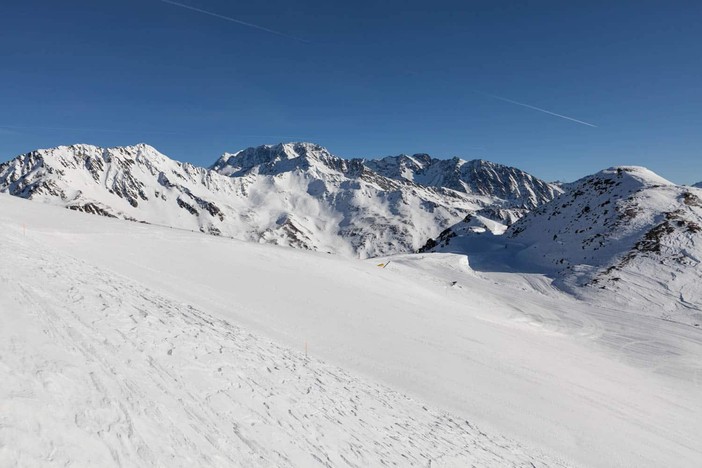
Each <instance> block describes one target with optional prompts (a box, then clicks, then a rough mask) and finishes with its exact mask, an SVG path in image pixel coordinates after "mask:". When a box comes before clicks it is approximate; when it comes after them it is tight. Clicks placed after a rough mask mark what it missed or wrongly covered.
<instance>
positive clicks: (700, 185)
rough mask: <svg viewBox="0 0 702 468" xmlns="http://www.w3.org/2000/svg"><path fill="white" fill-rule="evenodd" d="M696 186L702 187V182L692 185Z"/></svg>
mask: <svg viewBox="0 0 702 468" xmlns="http://www.w3.org/2000/svg"><path fill="white" fill-rule="evenodd" d="M692 186H693V187H695V188H702V182H697V183H696V184H693V185H692Z"/></svg>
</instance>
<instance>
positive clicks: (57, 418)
mask: <svg viewBox="0 0 702 468" xmlns="http://www.w3.org/2000/svg"><path fill="white" fill-rule="evenodd" d="M0 258H2V262H0V382H2V385H0V408H2V412H1V413H0V465H2V466H13V465H14V464H18V465H20V466H37V465H40V466H41V465H51V466H53V465H61V466H64V465H66V464H70V463H71V462H72V464H73V465H76V466H85V465H89V466H95V465H99V466H118V465H121V466H154V465H156V466H193V465H209V466H212V465H214V466H232V465H235V466H271V465H273V466H381V465H398V466H428V465H429V460H431V466H432V467H437V466H454V467H456V466H460V467H463V466H471V465H475V466H526V467H531V466H538V467H541V466H553V465H555V466H559V465H561V464H567V465H575V466H578V465H582V466H622V467H625V466H637V467H647V466H678V467H688V466H689V467H695V466H697V465H698V464H699V460H700V458H701V457H702V449H701V448H700V445H699V444H698V440H699V434H700V433H702V408H701V407H700V405H699V382H700V380H699V379H700V378H702V367H701V366H700V360H699V356H700V355H702V336H701V335H700V333H699V330H698V329H696V328H694V327H689V326H682V325H680V324H676V323H672V322H666V321H660V320H658V319H655V318H653V317H650V316H645V315H640V314H631V313H627V312H626V311H623V310H620V309H617V308H610V307H599V306H596V305H593V304H590V303H585V302H581V301H577V300H574V299H573V298H572V297H570V296H568V295H565V294H563V293H562V292H559V291H558V290H555V289H553V288H550V287H549V283H548V280H547V279H546V278H544V277H543V276H541V275H538V274H521V273H520V274H511V273H503V272H497V273H486V272H480V271H475V270H474V269H472V268H471V267H470V265H469V264H468V262H466V258H465V256H462V255H452V254H427V255H407V256H396V257H391V258H388V259H386V258H383V259H380V260H377V259H376V260H369V261H364V262H361V261H358V260H350V259H345V258H342V257H340V256H333V255H324V254H319V253H315V252H306V251H301V250H294V249H285V248H279V247H275V246H269V245H256V244H252V243H245V242H238V241H235V240H231V239H227V238H223V237H215V236H203V235H199V234H195V233H191V232H187V231H181V230H174V229H168V228H162V227H158V226H152V225H144V224H138V223H128V222H124V221H121V220H115V219H107V218H103V217H96V216H89V215H86V214H83V213H74V212H70V211H67V210H63V209H57V208H56V207H52V206H47V205H44V204H39V203H33V202H28V201H25V200H20V199H17V198H14V197H8V196H4V195H0ZM471 260H472V259H471ZM378 262H382V263H383V264H385V265H386V267H385V268H379V267H378V266H377V264H378ZM305 349H307V351H308V356H309V357H307V358H305Z"/></svg>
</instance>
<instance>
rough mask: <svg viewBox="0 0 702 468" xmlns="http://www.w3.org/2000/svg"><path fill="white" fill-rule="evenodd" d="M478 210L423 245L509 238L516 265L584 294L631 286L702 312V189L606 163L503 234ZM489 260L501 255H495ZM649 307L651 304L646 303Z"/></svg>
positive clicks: (680, 312) (683, 314)
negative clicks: (490, 234)
mask: <svg viewBox="0 0 702 468" xmlns="http://www.w3.org/2000/svg"><path fill="white" fill-rule="evenodd" d="M482 231H484V229H480V228H479V226H478V225H476V219H475V217H472V218H469V219H466V220H464V221H462V222H460V223H458V224H456V225H455V226H453V227H451V228H450V229H447V230H446V231H445V232H444V233H442V235H441V236H440V237H439V238H437V239H433V240H432V241H430V242H428V244H427V245H426V246H425V250H432V251H436V250H438V251H445V250H449V251H461V250H464V251H472V252H476V246H477V245H481V246H483V248H484V242H486V240H489V241H490V243H498V244H504V245H503V247H506V248H505V249H504V252H505V253H504V255H503V256H504V258H502V255H499V256H498V257H500V258H501V260H500V261H505V262H507V263H509V264H510V266H509V268H511V269H516V270H525V269H526V270H527V271H540V272H543V273H546V274H549V275H551V276H552V277H553V278H554V279H556V284H558V285H560V286H561V287H563V288H565V289H567V290H569V291H571V292H575V293H576V294H578V295H588V294H593V293H594V291H597V290H600V289H605V290H608V291H624V290H626V291H629V293H627V294H616V295H614V296H612V297H613V298H614V299H613V300H620V299H621V298H629V299H626V300H627V301H629V302H632V303H633V300H632V299H631V298H632V294H631V292H632V291H634V292H635V294H634V295H633V297H635V298H638V300H642V301H644V302H650V303H655V304H657V305H658V309H657V310H659V311H660V312H661V313H662V314H673V315H676V316H677V317H678V319H680V320H683V321H690V320H692V321H696V322H695V323H697V322H699V320H702V314H700V313H699V310H702V296H701V295H700V290H699V288H695V287H694V285H695V284H698V283H699V282H700V281H702V270H700V268H699V267H700V265H702V191H701V190H699V189H696V188H691V187H686V186H678V185H675V184H673V183H672V182H670V181H668V180H666V179H664V178H663V177H660V176H659V175H657V174H655V173H654V172H652V171H650V170H648V169H646V168H643V167H637V166H619V167H611V168H609V169H605V170H603V171H600V172H598V173H596V174H593V175H590V176H587V177H584V178H582V179H580V180H579V181H576V182H574V183H573V184H571V186H570V187H569V190H568V191H567V192H565V193H564V194H562V195H561V196H559V197H558V198H556V199H554V200H553V201H551V202H549V203H546V204H544V205H542V206H540V207H537V208H536V209H534V210H533V211H531V212H530V213H528V214H527V215H525V216H524V217H523V218H522V219H520V220H519V221H517V222H516V223H514V224H513V225H511V226H510V227H509V228H508V229H507V230H506V232H505V234H504V236H503V237H501V238H499V239H498V238H493V239H489V238H486V237H485V236H482V235H481V234H480V232H482ZM491 261H493V262H494V261H495V259H492V260H491ZM648 310H650V307H648Z"/></svg>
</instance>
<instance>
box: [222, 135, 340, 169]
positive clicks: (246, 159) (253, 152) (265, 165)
mask: <svg viewBox="0 0 702 468" xmlns="http://www.w3.org/2000/svg"><path fill="white" fill-rule="evenodd" d="M340 161H346V160H342V159H341V158H339V157H336V156H334V155H332V154H331V153H330V152H329V151H328V150H327V149H326V148H324V147H322V146H320V145H317V144H315V143H306V142H299V143H298V142H293V143H279V144H277V145H262V146H257V147H250V148H246V149H243V150H241V151H237V152H236V153H224V154H223V155H222V156H221V157H220V158H219V159H218V160H217V161H216V162H215V163H214V164H213V165H212V166H211V169H212V170H214V171H216V172H219V173H220V174H223V175H227V176H233V177H239V176H243V175H246V174H249V173H251V172H252V171H255V172H256V173H258V174H268V175H275V174H280V173H283V172H289V171H292V170H295V169H298V170H302V171H304V170H308V169H310V168H312V167H318V166H320V165H322V166H329V167H331V168H339V166H340V164H339V163H340Z"/></svg>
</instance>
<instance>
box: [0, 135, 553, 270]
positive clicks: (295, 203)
mask: <svg viewBox="0 0 702 468" xmlns="http://www.w3.org/2000/svg"><path fill="white" fill-rule="evenodd" d="M493 182H495V184H496V185H497V186H499V187H500V193H501V194H503V195H504V193H503V192H504V190H505V189H504V187H502V186H501V185H500V183H499V182H500V180H499V178H498V179H497V180H493ZM524 183H525V184H526V185H529V184H539V183H542V182H540V181H538V179H534V178H532V177H531V176H528V177H527V176H526V175H525V179H524ZM486 190H488V189H487V188H486ZM0 192H5V193H10V194H12V195H16V196H20V197H23V198H29V199H32V200H37V201H43V202H45V203H50V204H55V205H59V206H64V207H66V208H70V209H73V210H77V211H84V212H90V213H95V214H102V215H105V216H111V217H117V218H122V219H129V220H133V221H141V222H148V223H151V224H158V225H162V226H170V227H176V228H182V229H189V230H195V231H202V232H206V233H210V234H216V235H223V236H229V237H234V238H237V239H241V240H248V241H253V242H264V243H271V244H276V245H285V246H291V247H296V248H302V249H309V250H316V251H320V252H332V253H336V254H341V255H346V256H357V257H362V258H367V257H372V256H377V255H385V254H389V253H397V252H411V251H414V250H416V249H417V248H419V247H420V246H421V245H423V244H424V243H425V242H426V240H427V239H429V238H431V237H434V236H435V235H437V234H438V233H439V232H441V231H442V230H443V229H445V228H446V227H448V226H450V225H451V224H453V223H455V222H457V221H458V220H460V219H461V218H463V217H464V216H465V215H466V214H468V213H472V212H475V211H476V210H481V209H485V208H491V207H496V208H502V207H503V205H506V208H511V209H506V210H497V209H496V210H495V211H494V212H495V213H497V214H498V215H500V216H504V217H505V220H510V221H512V220H514V219H516V218H517V217H518V216H519V215H521V214H523V212H524V210H523V209H521V208H519V207H517V208H516V209H513V208H514V207H512V205H511V204H510V203H511V202H509V203H508V201H506V200H503V199H501V198H500V197H498V196H497V195H495V194H490V193H489V190H488V191H487V192H485V191H483V192H485V193H483V192H480V193H477V194H469V193H462V192H457V191H455V190H452V189H450V188H445V187H425V186H420V185H417V184H415V183H411V182H408V181H406V180H404V179H402V180H395V179H393V178H391V177H385V176H383V175H380V174H378V173H375V172H373V171H371V170H370V169H368V167H367V166H365V165H364V164H363V162H362V161H361V160H345V159H342V158H339V157H337V156H334V155H332V154H331V153H329V152H328V151H327V150H326V149H325V148H323V147H321V146H319V145H314V144H312V143H286V144H279V145H265V146H260V147H256V148H248V149H246V150H242V151H239V152H237V153H235V154H225V155H224V156H222V157H221V158H220V159H219V160H218V161H217V162H216V163H215V164H214V165H213V167H212V168H210V169H205V168H200V167H195V166H192V165H190V164H187V163H180V162H177V161H173V160H171V159H169V158H168V157H167V156H165V155H163V154H161V153H159V152H158V151H157V150H156V149H154V148H153V147H150V146H148V145H144V144H141V145H136V146H129V147H116V148H99V147H96V146H90V145H73V146H61V147H57V148H53V149H48V150H37V151H34V152H31V153H28V154H26V155H22V156H19V157H17V158H15V159H14V160H12V161H9V162H8V163H6V164H2V165H0ZM548 193H550V192H548ZM546 196H548V194H547V195H546ZM520 206H521V205H520Z"/></svg>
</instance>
